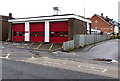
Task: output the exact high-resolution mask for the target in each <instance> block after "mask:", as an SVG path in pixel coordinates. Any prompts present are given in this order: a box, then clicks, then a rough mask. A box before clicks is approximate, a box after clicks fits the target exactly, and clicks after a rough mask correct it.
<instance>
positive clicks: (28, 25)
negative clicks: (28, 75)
mask: <svg viewBox="0 0 120 81" xmlns="http://www.w3.org/2000/svg"><path fill="white" fill-rule="evenodd" d="M9 22H10V23H11V36H10V39H11V40H12V41H24V42H49V43H63V42H66V41H69V40H72V39H73V35H76V34H87V32H89V31H90V30H89V29H90V28H91V21H90V20H88V19H86V18H83V17H81V16H78V15H74V14H64V15H53V16H40V17H29V18H16V19H11V20H9ZM87 29H88V30H87Z"/></svg>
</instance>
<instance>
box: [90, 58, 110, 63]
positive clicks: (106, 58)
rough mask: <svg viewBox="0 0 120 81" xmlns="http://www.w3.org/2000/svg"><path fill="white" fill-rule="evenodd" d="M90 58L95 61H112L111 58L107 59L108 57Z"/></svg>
mask: <svg viewBox="0 0 120 81" xmlns="http://www.w3.org/2000/svg"><path fill="white" fill-rule="evenodd" d="M92 60H96V61H106V62H111V61H112V59H108V58H106V59H92Z"/></svg>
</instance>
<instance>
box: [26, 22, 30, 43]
mask: <svg viewBox="0 0 120 81" xmlns="http://www.w3.org/2000/svg"><path fill="white" fill-rule="evenodd" d="M29 40H30V24H29V22H25V41H29Z"/></svg>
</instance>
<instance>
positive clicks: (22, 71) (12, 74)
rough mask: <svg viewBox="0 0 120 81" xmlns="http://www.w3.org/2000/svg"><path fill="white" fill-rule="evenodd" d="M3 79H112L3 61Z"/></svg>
mask: <svg viewBox="0 0 120 81" xmlns="http://www.w3.org/2000/svg"><path fill="white" fill-rule="evenodd" d="M2 78H3V79H111V78H109V77H104V76H100V75H93V74H88V73H82V72H77V71H72V70H65V69H60V68H54V67H48V66H43V65H37V64H32V63H25V62H17V61H14V60H2Z"/></svg>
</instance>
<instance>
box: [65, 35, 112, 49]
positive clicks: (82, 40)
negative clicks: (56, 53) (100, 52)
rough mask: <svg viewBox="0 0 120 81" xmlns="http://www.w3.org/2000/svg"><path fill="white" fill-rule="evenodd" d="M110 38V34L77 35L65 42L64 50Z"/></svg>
mask: <svg viewBox="0 0 120 81" xmlns="http://www.w3.org/2000/svg"><path fill="white" fill-rule="evenodd" d="M108 39H110V35H75V36H74V37H73V40H71V41H67V42H64V43H63V45H64V50H68V49H70V48H76V47H80V46H82V47H83V46H85V45H88V44H93V43H97V42H101V41H104V40H108Z"/></svg>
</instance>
